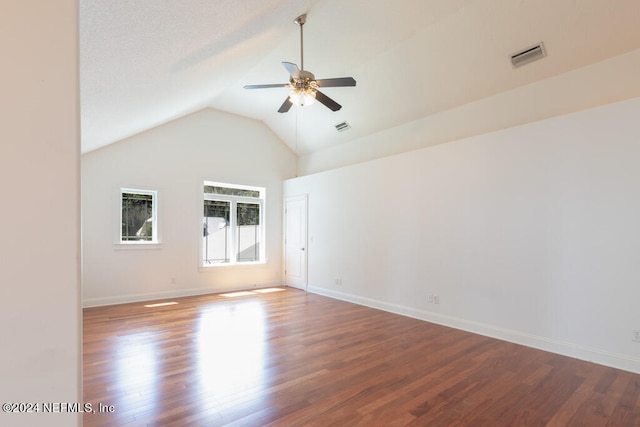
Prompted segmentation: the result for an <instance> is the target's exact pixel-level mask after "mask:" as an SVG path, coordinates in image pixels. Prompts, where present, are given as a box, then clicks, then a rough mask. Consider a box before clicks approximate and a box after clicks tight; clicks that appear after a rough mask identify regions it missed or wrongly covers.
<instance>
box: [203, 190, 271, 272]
mask: <svg viewBox="0 0 640 427" xmlns="http://www.w3.org/2000/svg"><path fill="white" fill-rule="evenodd" d="M200 184H201V185H200V194H201V203H200V231H199V248H200V249H199V255H200V261H199V265H200V267H201V268H203V269H209V268H219V267H229V266H235V267H238V266H247V265H259V264H266V250H265V248H266V244H265V241H266V239H265V236H266V227H265V221H266V219H265V218H266V213H265V204H266V188H264V187H255V186H248V185H241V184H229V183H224V182H219V181H209V180H204V181H202V182H201V183H200ZM205 186H214V187H224V188H232V189H236V190H249V191H257V192H258V193H259V196H258V197H250V196H235V195H228V194H216V193H205V192H204V187H205ZM207 200H210V201H219V202H228V203H229V208H230V215H229V217H230V218H229V230H230V233H231V238H230V240H231V248H230V251H229V261H228V262H217V263H210V264H208V263H206V262H205V259H204V241H203V227H204V223H205V222H206V217H205V215H204V205H205V201H207ZM238 203H248V204H253V205H258V206H259V209H260V215H259V221H260V233H259V240H258V244H259V246H258V249H259V250H258V254H259V255H258V256H259V259H258V260H257V261H238V249H239V248H238V233H237V229H238V227H237V223H238Z"/></svg>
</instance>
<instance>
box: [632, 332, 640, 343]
mask: <svg viewBox="0 0 640 427" xmlns="http://www.w3.org/2000/svg"><path fill="white" fill-rule="evenodd" d="M632 341H635V342H640V330H635V331H633V339H632Z"/></svg>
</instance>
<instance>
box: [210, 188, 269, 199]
mask: <svg viewBox="0 0 640 427" xmlns="http://www.w3.org/2000/svg"><path fill="white" fill-rule="evenodd" d="M204 192H205V194H207V193H208V194H224V195H226V196H243V197H260V192H259V191H257V190H244V189H242V188H230V187H219V186H215V185H205V186H204Z"/></svg>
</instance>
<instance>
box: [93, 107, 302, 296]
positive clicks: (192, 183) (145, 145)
mask: <svg viewBox="0 0 640 427" xmlns="http://www.w3.org/2000/svg"><path fill="white" fill-rule="evenodd" d="M295 167H296V166H295V155H294V154H293V153H292V152H291V151H290V150H289V149H288V148H287V147H286V146H285V145H284V144H283V143H282V142H281V141H280V140H279V139H278V138H277V137H276V136H275V135H274V134H273V133H272V132H271V131H270V130H268V129H267V128H266V126H265V125H264V124H262V123H259V122H256V121H254V120H250V119H247V118H243V117H239V116H236V115H233V114H229V113H223V112H219V111H216V110H212V109H205V110H202V111H200V112H197V113H195V114H192V115H189V116H187V117H184V118H182V119H179V120H176V121H173V122H170V123H168V124H165V125H163V126H160V127H158V128H155V129H153V130H150V131H148V132H145V133H143V134H140V135H137V136H134V137H132V138H129V139H126V140H124V141H121V142H119V143H116V144H113V145H110V146H107V147H105V148H102V149H100V150H97V151H93V152H90V153H87V154H84V155H83V156H82V216H83V227H82V231H83V256H84V258H83V288H84V295H83V299H84V304H85V305H103V304H112V303H119V302H124V301H135V300H147V299H154V298H162V297H168V296H179V295H189V294H197V293H210V292H219V291H224V290H230V289H238V288H246V287H251V286H254V285H255V286H269V285H274V284H280V283H281V280H282V277H281V276H282V274H281V270H282V239H281V230H282V212H281V211H282V181H283V180H284V179H288V178H291V177H293V176H295ZM203 180H210V181H218V182H224V183H231V184H243V185H251V186H260V187H266V198H267V202H266V203H267V204H266V233H267V235H266V242H267V247H266V253H267V262H266V264H263V265H251V266H224V267H215V268H208V269H200V268H199V247H200V246H199V245H201V240H202V225H201V215H202V212H201V211H200V210H201V206H202V181H203ZM121 187H127V188H141V189H150V190H158V191H159V194H158V198H159V215H160V220H159V224H160V234H161V239H162V245H161V247H160V248H155V249H122V248H121V247H118V245H114V243H115V242H117V240H118V222H119V210H118V209H119V189H120V188H121Z"/></svg>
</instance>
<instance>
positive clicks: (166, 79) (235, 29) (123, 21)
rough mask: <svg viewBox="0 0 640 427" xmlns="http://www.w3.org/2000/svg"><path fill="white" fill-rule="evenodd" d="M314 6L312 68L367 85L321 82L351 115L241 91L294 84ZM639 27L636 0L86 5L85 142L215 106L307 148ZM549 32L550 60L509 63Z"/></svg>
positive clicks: (401, 118) (611, 43)
mask: <svg viewBox="0 0 640 427" xmlns="http://www.w3.org/2000/svg"><path fill="white" fill-rule="evenodd" d="M302 13H308V21H307V24H306V25H305V26H304V55H305V57H304V63H305V64H304V65H305V69H307V70H309V71H311V72H313V73H314V74H315V76H316V78H329V77H345V76H353V77H354V78H355V79H356V81H357V86H356V87H355V88H326V89H324V90H323V92H324V93H326V94H327V95H328V96H330V97H332V98H333V99H335V100H336V101H337V102H339V103H340V104H342V105H343V108H342V109H341V110H340V111H337V112H332V111H330V110H329V109H327V108H325V107H324V106H323V105H321V104H318V103H316V104H314V105H310V106H306V107H303V108H299V107H293V108H292V109H291V110H290V111H289V112H288V113H286V114H280V113H277V109H278V108H279V106H280V104H282V102H283V101H284V99H285V98H286V96H287V93H288V91H287V89H286V88H275V89H263V90H251V91H249V90H245V89H243V86H244V85H246V84H261V83H286V82H287V80H288V74H287V72H286V70H285V69H284V68H283V67H282V65H281V62H282V61H289V62H294V63H296V64H298V65H300V39H299V29H298V27H297V25H295V24H294V23H293V20H294V19H295V18H296V17H297V16H298V15H300V14H302ZM638 22H640V2H638V1H637V0H608V1H603V0H400V1H396V2H389V1H387V0H366V1H365V0H242V1H237V0H233V1H232V0H180V1H167V0H163V1H158V0H80V58H81V59H80V67H81V68H80V75H81V109H82V145H83V151H84V152H87V151H91V150H94V149H96V148H99V147H102V146H105V145H107V144H110V143H113V142H116V141H118V140H121V139H123V138H126V137H129V136H131V135H134V134H136V133H139V132H143V131H145V130H148V129H150V128H153V127H155V126H158V125H160V124H162V123H166V122H168V121H170V120H173V119H176V118H179V117H181V116H184V115H186V114H189V113H191V112H194V111H197V110H200V109H202V108H206V107H211V108H215V109H219V110H223V111H228V112H231V113H235V114H239V115H242V116H246V117H251V118H254V119H257V120H261V121H264V122H265V123H266V125H267V126H269V127H270V128H271V129H272V130H273V131H274V132H275V133H276V134H277V135H278V136H279V137H280V138H281V139H282V140H283V141H284V142H285V143H286V144H288V145H289V146H290V147H291V148H292V149H293V150H295V151H296V152H297V153H298V154H300V155H304V154H309V153H313V152H316V151H319V150H322V149H325V148H328V147H331V146H335V145H338V144H344V143H348V142H349V141H351V140H354V139H356V138H360V137H363V136H366V135H370V134H373V133H376V132H379V131H381V130H384V129H386V128H390V127H394V126H399V125H401V124H404V123H408V122H410V121H413V120H416V119H419V118H422V117H427V116H430V115H433V114H436V113H439V112H442V111H446V110H448V109H451V108H455V107H457V106H460V105H464V104H467V103H470V102H473V101H476V100H479V99H482V98H485V97H488V96H491V95H495V94H498V93H501V92H505V91H508V90H510V89H514V88H516V87H519V86H523V85H526V84H529V83H532V82H535V81H538V80H542V79H545V78H549V77H552V76H555V75H559V74H562V73H565V72H568V71H571V70H574V69H577V68H580V67H583V66H586V65H589V64H592V63H595V62H598V61H602V60H604V59H607V58H610V57H613V56H617V55H621V54H623V53H625V52H629V51H632V50H636V49H640V25H638ZM540 41H543V42H544V43H545V47H546V50H547V53H548V55H547V57H546V58H544V59H542V60H540V61H537V62H534V63H532V64H529V65H527V66H525V67H522V68H518V69H513V68H512V67H511V64H510V62H509V56H510V55H511V54H512V53H514V52H516V51H518V50H520V49H522V48H525V47H528V46H531V45H533V44H535V43H538V42H540ZM342 121H347V122H348V123H349V124H350V125H351V129H350V130H348V131H346V132H342V133H339V132H337V131H336V129H335V127H334V126H335V125H336V124H338V123H340V122H342ZM390 143H392V141H390Z"/></svg>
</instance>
